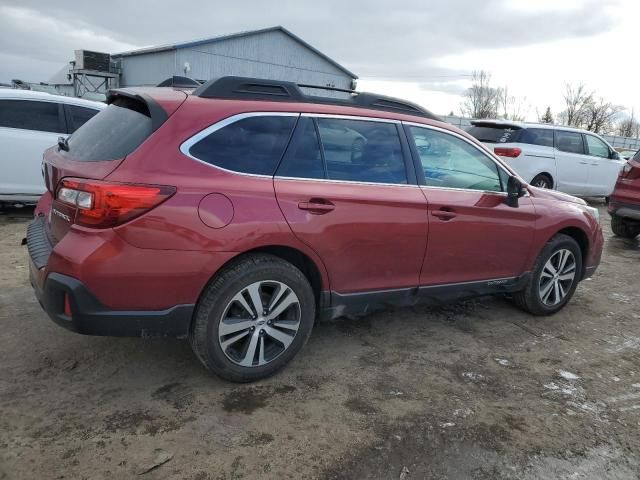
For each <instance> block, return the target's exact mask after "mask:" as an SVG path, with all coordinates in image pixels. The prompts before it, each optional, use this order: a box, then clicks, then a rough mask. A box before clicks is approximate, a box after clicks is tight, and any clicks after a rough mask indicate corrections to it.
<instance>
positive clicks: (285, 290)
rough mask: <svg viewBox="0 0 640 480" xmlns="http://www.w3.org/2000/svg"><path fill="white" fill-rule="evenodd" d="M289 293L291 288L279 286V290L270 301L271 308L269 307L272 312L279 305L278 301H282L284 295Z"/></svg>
mask: <svg viewBox="0 0 640 480" xmlns="http://www.w3.org/2000/svg"><path fill="white" fill-rule="evenodd" d="M288 291H289V288H288V287H286V286H285V285H282V284H279V285H278V289H277V290H276V292H275V293H274V294H273V296H272V297H271V300H269V307H268V308H269V311H271V310H272V309H273V307H275V306H276V305H277V303H278V300H280V299H281V298H282V296H283V295H284V294H286V293H288Z"/></svg>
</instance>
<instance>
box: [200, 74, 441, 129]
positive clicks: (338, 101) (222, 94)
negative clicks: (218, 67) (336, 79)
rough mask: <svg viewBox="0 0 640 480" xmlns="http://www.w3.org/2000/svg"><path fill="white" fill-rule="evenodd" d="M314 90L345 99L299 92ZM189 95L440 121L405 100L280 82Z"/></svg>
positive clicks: (224, 84) (235, 81)
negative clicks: (342, 108)
mask: <svg viewBox="0 0 640 480" xmlns="http://www.w3.org/2000/svg"><path fill="white" fill-rule="evenodd" d="M302 88H307V89H317V90H326V91H331V92H343V93H347V94H349V96H348V97H347V98H332V97H321V96H316V95H306V94H305V93H304V92H303V91H302V90H301V89H302ZM192 95H194V96H196V97H201V98H221V99H237V100H267V101H273V102H278V101H280V102H305V103H321V104H328V105H342V106H348V107H357V108H370V109H373V110H384V111H386V112H394V113H405V114H407V115H415V116H418V117H425V118H429V119H432V120H438V121H442V119H441V118H440V117H438V116H437V115H435V114H433V113H431V112H430V111H428V110H426V109H424V108H422V107H420V106H418V105H416V104H414V103H411V102H407V101H405V100H400V99H398V98H393V97H386V96H383V95H377V94H375V93H366V92H356V91H355V90H348V89H344V88H336V87H323V86H320V85H307V84H297V83H294V82H287V81H281V80H267V79H262V78H249V77H235V76H229V77H221V78H217V79H214V80H210V81H208V82H207V83H205V84H203V85H201V86H199V87H198V88H196V89H195V90H194V91H193V93H192Z"/></svg>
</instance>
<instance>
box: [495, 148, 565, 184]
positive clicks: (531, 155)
mask: <svg viewBox="0 0 640 480" xmlns="http://www.w3.org/2000/svg"><path fill="white" fill-rule="evenodd" d="M491 146H493V147H494V148H495V147H500V148H519V149H521V150H522V153H521V154H520V155H519V156H517V157H515V158H510V157H500V158H501V159H502V160H503V161H504V162H505V163H507V164H509V165H510V166H511V167H512V168H513V169H514V170H516V171H517V172H518V174H519V175H520V176H521V177H522V178H523V179H524V180H525V181H526V182H529V183H530V182H531V181H532V180H533V179H534V178H535V177H536V175H539V174H541V173H545V174H548V175H549V176H550V177H551V179H552V181H553V182H554V186H555V184H556V178H557V168H556V159H555V152H554V148H553V147H545V146H542V145H530V144H528V143H504V144H503V143H496V144H487V147H491Z"/></svg>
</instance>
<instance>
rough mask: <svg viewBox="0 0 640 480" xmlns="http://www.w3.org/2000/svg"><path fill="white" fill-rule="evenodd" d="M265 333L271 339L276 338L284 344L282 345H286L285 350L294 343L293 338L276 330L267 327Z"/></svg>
mask: <svg viewBox="0 0 640 480" xmlns="http://www.w3.org/2000/svg"><path fill="white" fill-rule="evenodd" d="M264 331H265V333H266V334H267V335H269V336H270V337H271V338H274V339H276V340H277V341H279V342H280V343H282V345H284V348H287V347H288V346H289V345H291V342H292V341H293V336H290V335H287V334H286V333H284V332H281V331H280V330H278V329H276V328H272V327H265V329H264Z"/></svg>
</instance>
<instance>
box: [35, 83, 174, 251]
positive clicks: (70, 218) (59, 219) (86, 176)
mask: <svg viewBox="0 0 640 480" xmlns="http://www.w3.org/2000/svg"><path fill="white" fill-rule="evenodd" d="M167 90H170V91H171V94H170V95H169V96H170V98H171V99H172V100H173V101H169V102H164V103H165V104H163V105H162V106H161V105H160V104H159V103H158V102H157V101H156V100H155V99H154V98H153V97H152V96H150V95H148V94H146V93H144V92H143V91H141V90H138V89H136V90H127V89H123V90H115V91H112V92H110V93H109V96H108V100H107V103H108V104H109V106H108V107H107V108H105V109H104V110H102V111H101V112H100V113H99V114H98V115H96V116H95V117H93V118H92V119H91V120H89V121H88V122H87V123H85V124H84V125H83V126H82V127H80V128H79V129H78V130H77V131H76V132H74V133H73V135H71V136H70V137H69V139H68V141H67V142H66V143H64V142H61V143H60V144H59V145H58V146H56V147H52V148H50V149H49V150H47V151H46V152H45V154H44V161H43V175H44V180H45V184H46V187H47V190H48V191H49V193H50V194H51V198H52V202H51V210H50V211H49V213H48V215H47V220H46V222H47V224H48V227H49V228H48V230H49V233H50V239H51V241H52V243H54V244H55V243H57V242H58V241H59V240H60V239H61V238H62V237H63V236H64V235H65V234H66V233H67V231H68V230H69V228H70V227H71V225H73V224H74V223H81V224H82V222H78V221H77V220H78V219H79V218H80V216H81V215H80V214H82V208H81V206H80V207H79V206H78V204H76V205H74V204H73V203H74V202H76V201H80V200H85V201H86V202H94V203H95V201H96V195H100V194H101V192H97V191H95V190H96V188H95V187H96V185H97V186H99V187H100V186H102V185H103V183H102V182H100V181H101V180H104V179H105V178H106V177H107V176H108V175H109V174H111V173H112V172H113V171H114V170H115V169H116V168H118V166H119V165H120V164H121V163H122V162H123V161H124V160H125V158H126V157H127V155H129V154H130V153H131V152H133V151H134V150H135V149H136V148H138V146H140V145H141V144H142V143H143V142H144V141H145V140H146V139H147V138H148V137H149V136H150V135H151V134H152V133H153V132H154V131H155V130H157V129H158V128H159V127H160V126H161V125H162V124H163V123H164V121H166V119H167V118H168V116H169V115H170V114H171V113H173V112H174V111H175V110H176V109H177V108H178V106H179V105H180V104H181V103H182V102H183V101H184V100H185V99H186V94H185V93H184V92H178V91H175V90H173V89H167ZM160 96H161V97H162V95H160ZM163 107H164V108H163ZM167 110H169V111H167ZM87 183H88V184H90V185H89V191H91V188H93V190H94V193H89V194H88V195H85V196H84V197H83V196H82V195H80V197H78V193H76V192H78V191H82V190H83V189H84V190H87V188H84V187H85V186H86V185H85V184H87ZM76 187H77V188H76ZM65 188H66V189H65ZM137 193H138V194H140V195H144V194H145V192H141V191H138V192H137ZM61 194H62V195H63V196H61ZM102 194H106V195H110V194H111V192H109V191H103V192H102ZM65 195H66V196H65ZM74 195H75V196H74ZM70 200H71V201H70ZM80 205H81V204H80ZM96 226H97V227H99V226H103V227H106V226H108V225H107V224H104V225H98V224H96Z"/></svg>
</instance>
